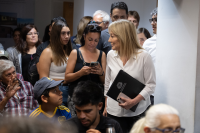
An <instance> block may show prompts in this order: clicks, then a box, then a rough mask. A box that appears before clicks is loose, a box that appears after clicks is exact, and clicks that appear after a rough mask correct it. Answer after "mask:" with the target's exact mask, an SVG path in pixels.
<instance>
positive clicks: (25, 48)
mask: <svg viewBox="0 0 200 133" xmlns="http://www.w3.org/2000/svg"><path fill="white" fill-rule="evenodd" d="M150 15H151V18H150V19H149V22H150V24H151V25H152V29H153V33H154V35H152V36H151V34H150V33H149V31H148V30H147V29H146V28H144V27H140V28H139V23H140V16H139V14H138V12H137V11H129V10H128V6H127V5H126V3H124V2H114V3H112V5H111V9H110V15H109V14H108V13H106V12H105V11H102V10H97V11H96V12H95V13H94V14H93V16H84V17H83V18H81V19H80V21H79V24H78V26H77V35H75V36H71V35H70V30H72V29H70V28H69V26H68V24H67V22H66V20H65V19H64V18H63V17H56V18H53V19H52V20H51V22H50V24H48V25H47V27H44V28H45V35H44V36H43V41H41V40H40V39H39V31H38V30H37V28H36V26H35V25H31V24H28V25H26V26H24V27H23V28H22V29H20V28H16V29H15V30H14V35H13V39H14V42H15V46H13V47H10V48H8V49H7V50H6V51H5V50H4V49H3V47H0V114H1V116H2V119H6V118H7V117H13V116H15V117H16V116H18V117H19V116H20V117H21V118H20V117H19V118H15V119H10V120H9V121H4V122H2V121H1V122H0V131H5V133H11V132H13V130H20V127H21V126H22V127H23V126H25V125H26V126H27V128H21V132H22V133H23V132H30V133H31V132H34V131H36V132H38V133H39V132H48V133H49V132H52V133H54V132H60V133H64V132H69V133H75V132H78V133H85V132H86V133H100V132H101V133H104V132H106V130H108V129H109V128H112V129H114V130H115V133H128V132H130V133H171V132H177V133H183V132H184V130H185V129H184V128H182V127H181V124H180V120H179V114H178V111H177V110H176V109H174V108H173V107H171V106H169V105H164V104H159V105H154V95H153V93H154V92H155V91H156V90H155V87H156V74H155V73H156V71H155V62H156V39H157V15H158V11H157V8H155V9H154V10H153V11H152V12H151V13H150ZM110 20H111V21H112V23H110ZM120 70H123V71H124V72H126V73H128V74H129V75H130V76H132V77H133V78H135V79H136V80H138V81H139V82H141V83H142V84H144V86H145V87H144V88H143V89H142V91H141V92H140V93H139V94H138V95H137V96H136V97H135V98H133V99H130V98H126V97H120V99H121V100H122V101H123V102H118V101H116V100H114V99H112V98H111V97H109V96H107V92H108V91H109V89H110V86H111V85H112V83H113V81H114V80H115V78H116V77H117V75H118V73H119V71H120ZM130 89H133V88H130ZM136 104H138V106H137V108H136V110H135V111H134V112H133V111H131V110H130V108H131V107H133V106H135V105H136ZM23 116H25V118H22V117H23ZM33 118H38V119H40V120H42V119H43V120H45V122H44V123H39V124H38V122H37V119H33ZM16 121H17V122H16ZM20 121H23V123H22V124H23V125H22V124H20V123H21V122H20ZM9 122H10V123H13V122H14V123H16V125H15V126H14V128H13V129H10V127H9V126H8V125H7V123H9ZM47 123H48V124H47ZM52 123H53V124H52ZM5 125H6V126H5ZM40 126H41V127H42V126H43V127H44V128H47V129H46V130H43V129H41V128H40ZM113 133H114V132H113Z"/></svg>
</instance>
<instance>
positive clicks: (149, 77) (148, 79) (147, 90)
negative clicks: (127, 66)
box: [140, 54, 156, 99]
mask: <svg viewBox="0 0 200 133" xmlns="http://www.w3.org/2000/svg"><path fill="white" fill-rule="evenodd" d="M144 82H145V83H144V84H145V85H146V86H145V87H144V89H143V90H142V91H141V92H140V94H141V95H142V96H143V97H144V98H145V99H146V98H147V97H149V96H150V95H151V94H153V93H154V91H155V87H156V74H155V68H154V65H153V61H152V59H151V56H150V55H149V54H147V57H146V59H145V60H144Z"/></svg>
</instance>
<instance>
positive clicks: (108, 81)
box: [103, 55, 111, 116]
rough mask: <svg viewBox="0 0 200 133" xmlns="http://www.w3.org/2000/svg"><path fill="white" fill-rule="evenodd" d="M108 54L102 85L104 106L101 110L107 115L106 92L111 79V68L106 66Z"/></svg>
mask: <svg viewBox="0 0 200 133" xmlns="http://www.w3.org/2000/svg"><path fill="white" fill-rule="evenodd" d="M109 59H110V57H109V55H108V57H107V65H106V73H105V85H104V96H105V108H104V111H103V116H107V96H106V94H107V92H108V90H109V87H110V80H111V70H110V67H109V66H108V63H109Z"/></svg>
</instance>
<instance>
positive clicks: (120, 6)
mask: <svg viewBox="0 0 200 133" xmlns="http://www.w3.org/2000/svg"><path fill="white" fill-rule="evenodd" d="M110 18H111V20H112V22H114V21H117V20H119V19H128V6H127V5H126V3H124V2H114V3H112V5H111V9H110ZM109 38H110V34H109V32H108V29H105V30H103V31H102V32H101V38H100V40H99V43H98V45H97V49H99V50H102V51H104V52H105V54H106V55H107V53H108V52H109V51H110V50H111V49H112V46H111V44H110V43H109V42H108V40H109Z"/></svg>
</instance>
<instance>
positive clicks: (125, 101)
mask: <svg viewBox="0 0 200 133" xmlns="http://www.w3.org/2000/svg"><path fill="white" fill-rule="evenodd" d="M120 98H121V100H122V101H123V103H119V106H121V107H122V108H125V109H126V110H129V109H130V108H131V107H133V106H134V105H136V104H137V103H139V102H140V101H141V100H144V97H143V96H142V95H140V94H139V95H137V97H135V98H134V99H128V98H124V97H120Z"/></svg>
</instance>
